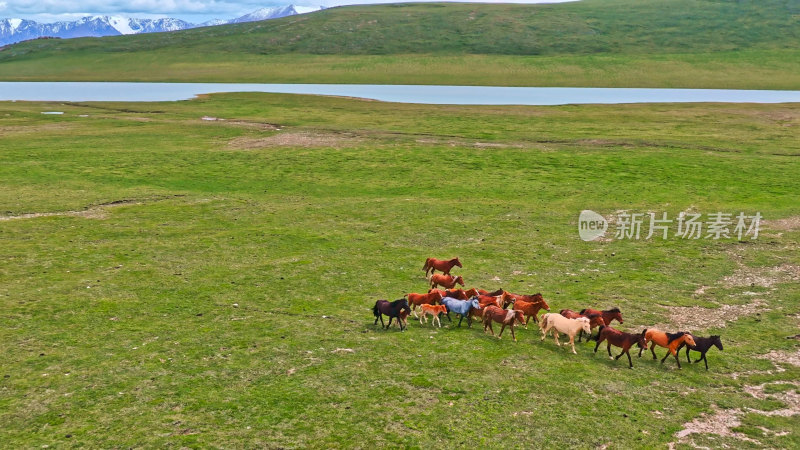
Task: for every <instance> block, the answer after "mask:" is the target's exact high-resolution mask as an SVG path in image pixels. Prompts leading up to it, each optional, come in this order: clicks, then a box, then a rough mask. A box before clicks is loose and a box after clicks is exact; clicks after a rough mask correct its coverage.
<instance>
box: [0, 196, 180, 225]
mask: <svg viewBox="0 0 800 450" xmlns="http://www.w3.org/2000/svg"><path fill="white" fill-rule="evenodd" d="M172 197H183V195H174V196H172ZM164 198H167V197H158V198H150V199H144V200H131V199H125V200H114V201H113V202H108V203H101V204H99V205H93V206H89V207H87V208H86V209H83V210H75V211H57V212H44V213H27V214H20V215H17V216H0V222H2V221H6V220H17V219H35V218H37V217H53V216H66V217H84V218H87V219H104V218H105V217H106V211H107V210H108V209H109V208H114V207H117V206H124V205H141V204H143V203H145V202H146V201H156V200H162V199H164Z"/></svg>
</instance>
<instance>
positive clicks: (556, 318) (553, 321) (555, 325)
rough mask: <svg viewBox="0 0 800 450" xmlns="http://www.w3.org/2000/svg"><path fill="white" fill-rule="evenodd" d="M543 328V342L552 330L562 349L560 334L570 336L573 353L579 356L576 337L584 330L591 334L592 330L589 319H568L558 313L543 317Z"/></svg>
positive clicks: (557, 343)
mask: <svg viewBox="0 0 800 450" xmlns="http://www.w3.org/2000/svg"><path fill="white" fill-rule="evenodd" d="M540 326H541V328H542V340H544V338H546V337H547V333H548V332H549V331H550V330H553V337H555V339H556V345H558V346H559V347H561V343H560V342H558V333H559V332H561V333H564V334H566V335H567V336H569V343H570V345H572V353H574V354H576V355H577V354H578V352H576V351H575V335H576V334H578V331H579V330H584V331H586V332H587V333H591V329H590V328H589V319H587V318H586V317H581V318H579V319H567V318H566V317H564V316H562V315H561V314H557V313H547V314H545V315H543V316H542V324H541V325H540Z"/></svg>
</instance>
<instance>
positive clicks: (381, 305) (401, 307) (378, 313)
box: [372, 298, 411, 331]
mask: <svg viewBox="0 0 800 450" xmlns="http://www.w3.org/2000/svg"><path fill="white" fill-rule="evenodd" d="M403 311H405V314H403ZM372 314H374V315H375V325H377V324H378V319H380V320H381V326H382V327H383V328H386V329H387V330H388V329H389V327H390V326H391V325H392V319H394V318H397V323H399V324H400V331H404V330H405V329H406V325H405V318H406V317H408V315H409V314H411V308H410V307H409V306H408V300H406V299H404V298H401V299H400V300H395V301H393V302H390V301H389V300H378V301H377V302H375V306H374V307H373V308H372ZM384 314H386V315H387V316H389V325H384V324H383V315H384Z"/></svg>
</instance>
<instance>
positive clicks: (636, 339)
mask: <svg viewBox="0 0 800 450" xmlns="http://www.w3.org/2000/svg"><path fill="white" fill-rule="evenodd" d="M646 334H647V329H646V328H645V329H644V330H642V332H641V333H638V334H634V333H625V332H623V331H619V330H615V329H614V328H611V327H607V326H605V325H600V329H599V330H598V331H597V338H596V339H597V345H595V346H594V352H595V353H597V348H598V347H600V343H601V342H603V341H608V346H607V347H608V356H609V358H611V359H614V360H617V359H619V358H620V357H621V356H622V355H628V368H629V369H633V361H631V353H630V349H631V347H632V346H633V344H638V345H639V349H645V348H647V339H646V338H645V335H646ZM612 345H613V346H615V347H620V348H622V351H621V352H620V354H619V355H617V357H616V358H614V356H613V355H611V346H612Z"/></svg>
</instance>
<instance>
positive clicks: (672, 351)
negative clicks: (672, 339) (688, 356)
mask: <svg viewBox="0 0 800 450" xmlns="http://www.w3.org/2000/svg"><path fill="white" fill-rule="evenodd" d="M669 351H670V353H672V355H673V356H675V362H677V363H678V369H680V368H681V359H680V358H678V352H676V351H675V350H672V349H669ZM667 354H668V355H669V353H667Z"/></svg>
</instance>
